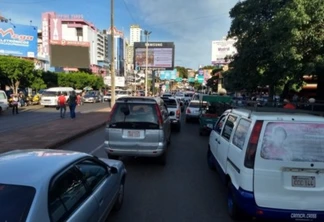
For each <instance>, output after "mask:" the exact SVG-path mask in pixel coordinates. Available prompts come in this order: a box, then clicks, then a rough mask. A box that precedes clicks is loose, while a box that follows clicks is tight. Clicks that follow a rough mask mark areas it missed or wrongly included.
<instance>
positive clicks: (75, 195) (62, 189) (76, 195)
mask: <svg viewBox="0 0 324 222" xmlns="http://www.w3.org/2000/svg"><path fill="white" fill-rule="evenodd" d="M87 196H88V195H87V190H86V188H85V186H84V184H83V183H82V180H81V175H80V172H79V171H77V169H76V168H71V169H70V170H68V171H66V172H65V173H64V174H63V175H61V176H60V177H59V178H58V179H57V180H56V181H55V182H54V184H53V186H52V188H51V189H50V191H49V197H48V198H49V214H50V217H51V219H52V221H54V222H56V221H62V220H64V219H65V218H66V217H68V216H69V215H70V214H71V213H72V212H73V211H74V210H75V209H76V208H78V207H79V206H80V205H81V204H82V202H83V201H84V200H85V199H86V198H87Z"/></svg>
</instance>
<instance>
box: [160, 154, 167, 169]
mask: <svg viewBox="0 0 324 222" xmlns="http://www.w3.org/2000/svg"><path fill="white" fill-rule="evenodd" d="M158 158H159V164H160V165H162V166H165V164H166V161H167V151H164V153H163V154H162V155H161V156H159V157H158Z"/></svg>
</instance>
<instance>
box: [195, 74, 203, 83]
mask: <svg viewBox="0 0 324 222" xmlns="http://www.w3.org/2000/svg"><path fill="white" fill-rule="evenodd" d="M197 80H198V83H203V82H204V76H203V75H202V76H201V75H198V78H197Z"/></svg>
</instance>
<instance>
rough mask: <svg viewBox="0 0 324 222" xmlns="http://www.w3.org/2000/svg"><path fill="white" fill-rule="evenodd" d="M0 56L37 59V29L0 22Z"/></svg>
mask: <svg viewBox="0 0 324 222" xmlns="http://www.w3.org/2000/svg"><path fill="white" fill-rule="evenodd" d="M0 54H2V55H12V56H19V57H29V58H36V57H37V27H36V26H30V25H16V24H11V23H5V22H0Z"/></svg>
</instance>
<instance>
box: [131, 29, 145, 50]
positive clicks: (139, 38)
mask: <svg viewBox="0 0 324 222" xmlns="http://www.w3.org/2000/svg"><path fill="white" fill-rule="evenodd" d="M129 35H130V36H129V45H130V46H134V42H143V41H144V30H143V29H141V27H140V26H139V25H131V26H130V31H129Z"/></svg>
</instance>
